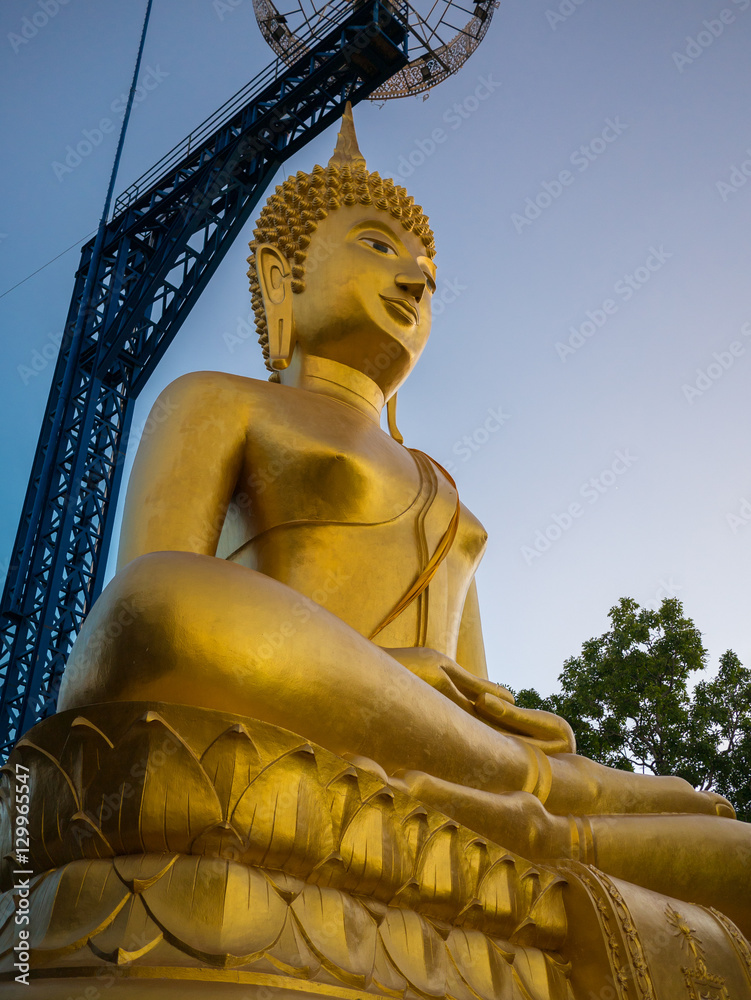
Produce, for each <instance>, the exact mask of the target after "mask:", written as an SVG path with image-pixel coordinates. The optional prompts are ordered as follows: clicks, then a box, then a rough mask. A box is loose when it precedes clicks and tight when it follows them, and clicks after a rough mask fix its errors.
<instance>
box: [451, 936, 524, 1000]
mask: <svg viewBox="0 0 751 1000" xmlns="http://www.w3.org/2000/svg"><path fill="white" fill-rule="evenodd" d="M447 945H448V950H449V954H450V955H451V958H452V959H453V961H454V965H455V966H456V968H457V970H458V972H459V975H460V976H461V978H462V979H463V980H464V982H465V983H466V984H467V985H468V986H469V987H470V989H471V990H472V991H473V992H474V993H476V994H477V995H478V996H481V997H483V998H486V1000H494V998H495V997H504V1000H505V997H512V996H513V993H512V990H513V977H512V974H511V961H513V956H509V958H510V961H509V959H507V958H505V957H504V955H503V953H502V952H501V951H499V950H498V949H497V948H494V947H493V946H492V945H491V943H490V941H489V940H488V939H487V938H486V937H485V935H484V934H482V933H481V932H480V931H473V930H463V929H461V928H458V927H457V928H454V930H453V931H452V932H451V934H450V935H449V939H448V942H447Z"/></svg>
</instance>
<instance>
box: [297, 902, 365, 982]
mask: <svg viewBox="0 0 751 1000" xmlns="http://www.w3.org/2000/svg"><path fill="white" fill-rule="evenodd" d="M290 909H291V910H292V913H293V914H294V915H295V918H296V919H297V922H298V924H299V926H300V929H301V930H302V932H303V935H304V937H305V940H306V942H307V943H308V945H309V947H310V948H311V949H312V950H313V952H314V953H315V954H316V956H317V957H318V958H319V959H320V960H321V963H322V965H323V966H324V968H326V969H328V971H329V972H331V973H332V974H333V975H335V976H336V977H337V978H339V979H342V980H343V981H344V982H346V983H347V984H348V985H349V986H352V987H354V988H355V989H365V988H366V987H367V985H368V981H369V977H370V974H371V973H372V971H373V963H374V962H375V949H376V939H377V925H376V921H375V920H374V919H373V917H372V916H371V915H370V914H369V913H368V911H367V909H366V908H365V907H364V906H363V905H362V904H361V903H359V902H358V901H357V900H355V899H353V898H352V897H351V896H349V895H346V894H345V893H342V892H339V891H338V890H336V889H326V888H320V887H318V886H313V885H307V886H306V887H305V889H304V890H303V891H302V893H301V894H300V895H299V896H298V897H297V899H295V901H294V902H293V903H292V906H291V907H290Z"/></svg>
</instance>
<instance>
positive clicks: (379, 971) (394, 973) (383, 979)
mask: <svg viewBox="0 0 751 1000" xmlns="http://www.w3.org/2000/svg"><path fill="white" fill-rule="evenodd" d="M373 985H374V986H375V987H376V988H377V989H378V990H380V991H381V993H385V994H386V996H390V997H395V998H397V1000H402V998H403V997H405V996H406V995H410V996H411V991H409V993H408V986H407V980H406V979H405V978H404V976H403V975H402V974H401V972H399V970H398V969H397V967H396V966H395V965H394V963H393V961H392V960H391V958H390V957H389V954H388V952H387V951H386V947H385V945H384V943H383V941H382V940H381V936H380V934H379V935H378V941H377V943H376V954H375V964H374V966H373Z"/></svg>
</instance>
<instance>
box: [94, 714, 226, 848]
mask: <svg viewBox="0 0 751 1000" xmlns="http://www.w3.org/2000/svg"><path fill="white" fill-rule="evenodd" d="M112 761H113V766H112V768H111V769H108V770H106V771H102V772H100V774H98V775H97V778H96V780H95V781H93V782H92V783H91V785H90V786H89V789H88V791H87V793H86V797H85V800H84V805H85V812H86V813H87V815H88V816H90V817H91V819H92V821H93V822H94V823H96V824H97V825H98V826H99V827H100V828H101V830H102V833H103V834H104V835H105V836H106V838H107V840H108V841H109V843H110V844H111V845H112V847H113V849H114V851H115V853H116V854H141V853H162V852H172V851H174V852H183V853H186V854H187V853H189V852H190V848H191V844H192V843H193V841H194V840H195V839H196V837H197V836H199V834H201V833H202V832H203V831H204V830H205V829H206V828H207V827H209V826H212V825H213V824H215V823H219V822H221V820H222V810H221V806H220V805H219V800H218V798H217V795H216V792H215V791H214V787H213V785H212V784H211V782H210V781H209V779H208V777H207V775H206V772H205V771H204V769H203V767H202V766H201V763H200V761H199V760H198V758H197V757H196V755H195V754H194V753H193V751H192V750H191V749H190V748H189V747H188V746H187V744H186V743H185V742H184V741H183V740H182V738H181V737H180V736H179V734H178V733H176V732H175V730H174V729H172V728H171V727H170V726H168V725H167V724H166V723H165V722H164V720H163V719H162V718H161V716H160V715H159V714H158V713H157V712H154V711H149V712H147V713H146V714H145V715H144V716H143V717H142V718H141V719H139V720H138V721H137V722H135V723H134V724H133V725H132V726H131V727H130V728H129V729H128V731H127V733H126V734H125V736H124V737H123V739H122V740H121V741H120V742H119V743H118V744H117V745H116V751H115V753H114V754H113V755H112ZM122 761H129V762H132V763H131V766H130V769H129V771H128V772H127V773H124V772H123V770H122V764H121V762H122Z"/></svg>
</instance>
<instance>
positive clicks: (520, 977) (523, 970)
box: [491, 942, 570, 1000]
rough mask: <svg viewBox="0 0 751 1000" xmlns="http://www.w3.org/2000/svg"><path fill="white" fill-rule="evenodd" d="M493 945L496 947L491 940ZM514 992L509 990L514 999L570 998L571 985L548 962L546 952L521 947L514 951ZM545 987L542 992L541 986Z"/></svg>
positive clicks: (560, 999) (565, 999) (564, 999)
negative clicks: (562, 979) (561, 978)
mask: <svg viewBox="0 0 751 1000" xmlns="http://www.w3.org/2000/svg"><path fill="white" fill-rule="evenodd" d="M491 947H494V945H493V943H492V942H491ZM512 973H513V979H514V990H515V991H514V992H509V997H510V998H512V1000H527V997H538V996H542V997H545V998H546V1000H547V998H548V997H550V998H551V1000H568V998H569V997H570V992H569V991H570V987H568V986H567V984H566V983H565V981H564V982H563V983H561V980H560V977H559V976H557V975H556V973H555V970H554V969H553V968H552V967H551V966H550V965H549V964H548V962H547V961H546V957H545V954H544V952H542V951H538V950H537V949H536V948H519V949H517V951H516V952H515V953H514V964H513V968H512ZM541 986H542V988H543V989H544V991H545V992H544V993H541V990H540V987H541Z"/></svg>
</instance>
